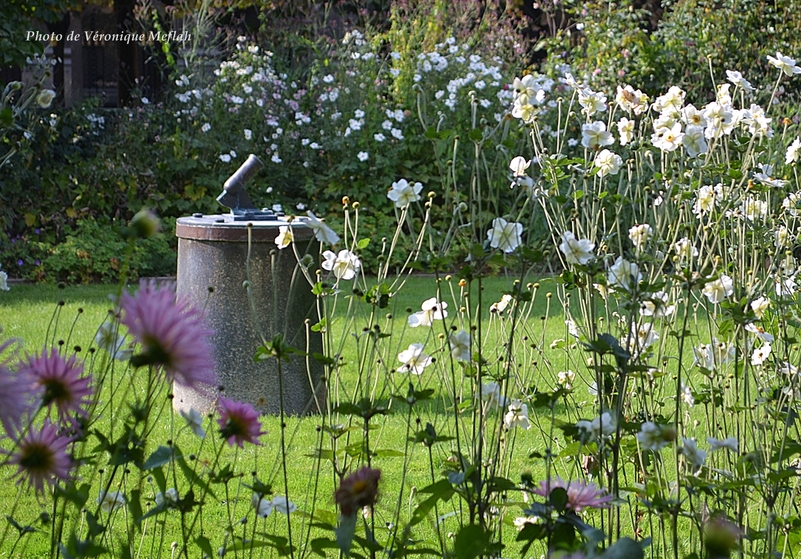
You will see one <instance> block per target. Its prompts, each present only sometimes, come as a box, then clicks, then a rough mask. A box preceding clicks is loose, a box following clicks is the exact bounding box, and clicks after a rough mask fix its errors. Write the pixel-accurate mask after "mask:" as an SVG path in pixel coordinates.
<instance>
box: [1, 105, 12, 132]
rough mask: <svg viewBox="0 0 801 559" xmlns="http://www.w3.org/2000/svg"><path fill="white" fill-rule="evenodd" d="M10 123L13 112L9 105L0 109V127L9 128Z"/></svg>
mask: <svg viewBox="0 0 801 559" xmlns="http://www.w3.org/2000/svg"><path fill="white" fill-rule="evenodd" d="M12 124H14V113H13V112H12V111H11V107H6V108H5V109H3V110H2V111H0V128H11V125H12Z"/></svg>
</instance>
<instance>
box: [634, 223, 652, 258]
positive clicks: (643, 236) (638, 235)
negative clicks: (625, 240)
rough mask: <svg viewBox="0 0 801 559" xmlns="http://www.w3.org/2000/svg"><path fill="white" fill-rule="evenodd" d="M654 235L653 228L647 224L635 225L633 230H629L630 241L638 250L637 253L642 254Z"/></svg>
mask: <svg viewBox="0 0 801 559" xmlns="http://www.w3.org/2000/svg"><path fill="white" fill-rule="evenodd" d="M653 233H654V230H653V228H652V227H651V226H650V225H648V224H647V223H642V224H640V225H634V226H632V228H631V229H629V239H630V240H631V242H632V244H633V245H634V248H635V249H637V252H640V251H641V250H642V249H644V248H645V245H646V243H647V242H648V239H650V238H651V237H652V236H653Z"/></svg>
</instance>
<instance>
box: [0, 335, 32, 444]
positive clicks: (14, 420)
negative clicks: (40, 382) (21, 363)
mask: <svg viewBox="0 0 801 559" xmlns="http://www.w3.org/2000/svg"><path fill="white" fill-rule="evenodd" d="M16 343H18V342H17V341H16V340H8V341H6V342H3V343H2V344H0V425H2V426H3V428H4V429H5V432H6V433H9V434H11V433H15V432H17V431H19V429H20V428H21V427H22V418H23V417H24V416H25V414H26V413H27V412H29V411H30V410H31V409H32V408H33V401H34V392H33V379H32V378H31V376H30V375H29V374H27V373H26V372H24V371H20V372H17V373H16V374H15V373H13V372H12V371H11V369H10V368H9V363H10V361H11V359H12V357H13V356H14V355H16V353H17V352H16V348H13V349H11V355H9V356H7V357H5V358H4V357H1V356H2V355H3V353H4V352H5V351H6V350H7V349H9V348H11V347H12V345H13V344H16Z"/></svg>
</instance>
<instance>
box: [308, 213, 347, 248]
mask: <svg viewBox="0 0 801 559" xmlns="http://www.w3.org/2000/svg"><path fill="white" fill-rule="evenodd" d="M306 215H307V216H308V218H307V219H306V221H305V223H306V225H308V226H309V227H310V228H311V230H312V231H313V232H314V236H315V237H316V238H317V240H318V241H320V242H321V243H325V244H329V245H335V244H337V243H338V242H339V235H337V234H336V233H335V232H334V230H333V229H331V228H330V227H329V226H328V225H326V224H325V223H323V222H322V221H321V220H320V219H318V218H317V216H316V215H314V214H313V213H312V212H311V210H308V211H307V212H306Z"/></svg>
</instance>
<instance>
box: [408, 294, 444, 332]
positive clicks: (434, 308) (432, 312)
mask: <svg viewBox="0 0 801 559" xmlns="http://www.w3.org/2000/svg"><path fill="white" fill-rule="evenodd" d="M421 308H422V310H419V311H417V312H416V313H414V314H412V315H409V318H408V319H407V322H408V324H409V328H417V327H418V326H431V325H432V324H434V321H435V320H442V319H444V318H448V311H446V310H445V309H447V308H448V303H445V302H444V301H443V302H440V301H437V298H436V297H431V298H430V299H426V300H425V301H423V304H422V305H421Z"/></svg>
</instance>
